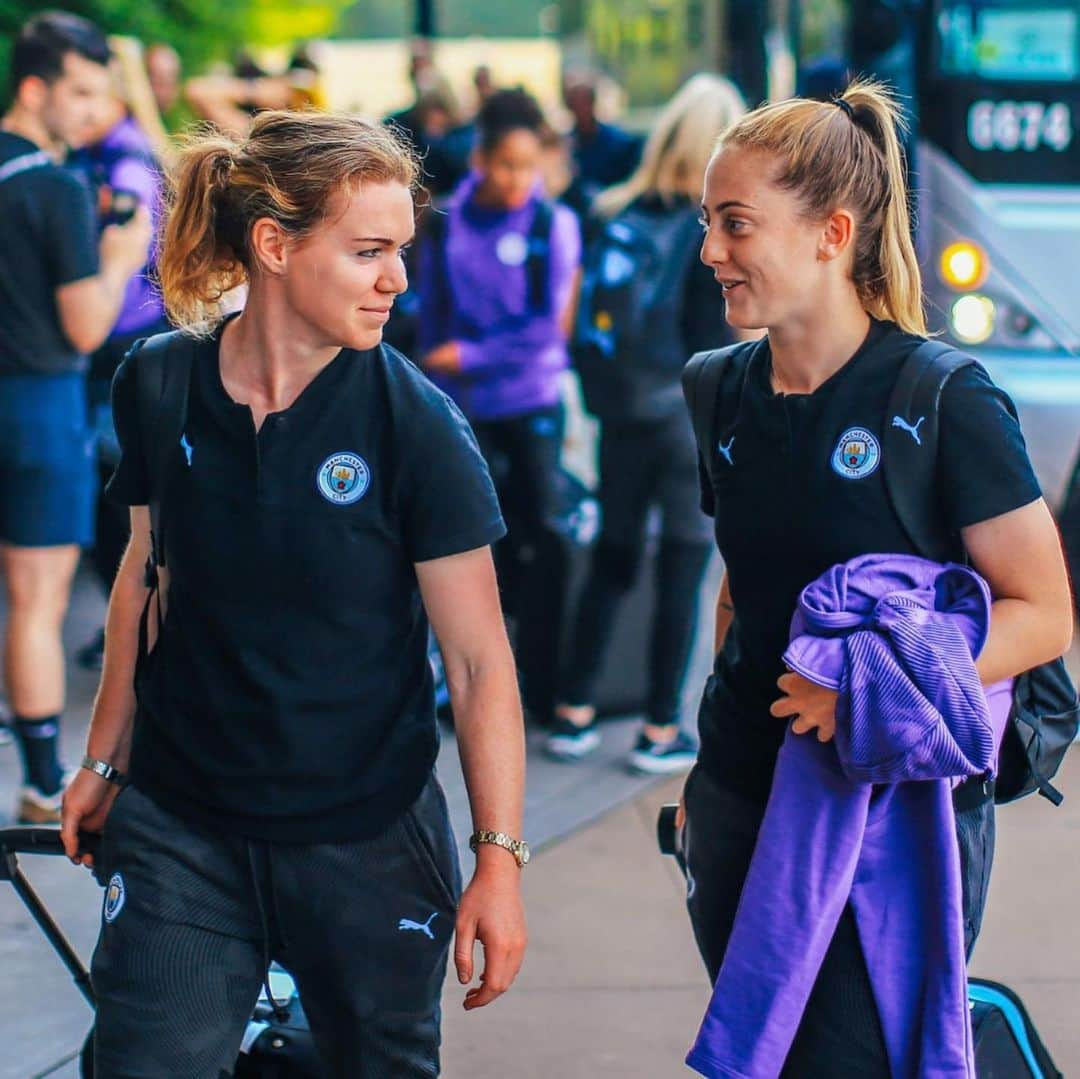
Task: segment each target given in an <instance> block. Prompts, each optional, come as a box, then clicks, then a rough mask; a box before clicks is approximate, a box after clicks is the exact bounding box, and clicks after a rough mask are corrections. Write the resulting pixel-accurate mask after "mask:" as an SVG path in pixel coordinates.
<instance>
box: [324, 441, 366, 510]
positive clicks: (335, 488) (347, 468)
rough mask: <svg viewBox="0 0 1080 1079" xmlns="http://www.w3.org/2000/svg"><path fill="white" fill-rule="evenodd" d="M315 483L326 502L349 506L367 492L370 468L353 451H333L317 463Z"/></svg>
mask: <svg viewBox="0 0 1080 1079" xmlns="http://www.w3.org/2000/svg"><path fill="white" fill-rule="evenodd" d="M315 483H316V486H317V487H318V488H319V494H321V495H322V496H323V498H325V499H326V501H327V502H333V503H334V505H336V506H349V505H351V504H352V503H353V502H359V501H360V499H361V498H363V497H364V495H366V494H367V489H368V488H369V487H370V486H371V469H370V468H368V466H367V462H366V461H365V460H364V459H363V458H362V457H358V456H357V455H356V454H355V453H335V454H333V455H332V456H331V457H327V459H326V460H325V461H323V463H322V464H321V465H319V471H318V472H317V473H316V474H315Z"/></svg>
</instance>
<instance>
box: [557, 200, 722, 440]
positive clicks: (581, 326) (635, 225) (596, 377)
mask: <svg viewBox="0 0 1080 1079" xmlns="http://www.w3.org/2000/svg"><path fill="white" fill-rule="evenodd" d="M698 214H699V211H698V210H697V209H696V208H692V207H686V208H685V209H683V208H680V209H679V210H677V211H674V212H668V213H649V212H648V211H646V210H643V209H638V208H636V207H634V206H631V207H629V208H628V209H626V210H623V212H622V213H620V214H618V215H617V216H615V217H613V218H612V219H611V220H598V221H594V222H593V224H592V228H591V229H590V230H589V238H588V241H587V242H586V245H585V258H584V265H583V268H582V278H581V291H580V295H579V298H578V309H577V318H576V321H575V326H574V333H573V336H572V339H571V343H570V351H571V354H572V355H573V358H574V366H575V368H576V369H577V372H578V377H579V378H580V379H581V389H582V393H583V394H584V397H585V406H586V408H588V410H589V411H590V412H591V413H592V414H593V415H595V416H598V417H599V418H600V419H606V420H616V421H618V420H623V421H627V420H629V421H634V420H651V419H659V418H662V417H663V416H666V415H670V413H671V411H672V408H671V405H672V403H674V405H675V407H676V408H678V407H679V391H678V375H679V372H680V371H681V370H682V367H683V364H684V363H685V362H686V347H685V345H684V343H683V330H682V314H683V293H684V291H685V285H686V279H687V275H688V274H689V272H690V267H691V265H692V256H693V252H694V249H695V244H696V242H697V239H698V234H699V233H700V231H701V226H700V224H699V223H698Z"/></svg>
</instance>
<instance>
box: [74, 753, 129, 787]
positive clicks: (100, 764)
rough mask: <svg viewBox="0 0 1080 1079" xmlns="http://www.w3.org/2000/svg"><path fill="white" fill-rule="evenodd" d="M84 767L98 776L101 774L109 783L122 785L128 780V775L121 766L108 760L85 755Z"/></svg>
mask: <svg viewBox="0 0 1080 1079" xmlns="http://www.w3.org/2000/svg"><path fill="white" fill-rule="evenodd" d="M82 767H83V768H85V769H86V770H87V771H88V772H93V773H94V775H96V776H101V778H102V779H104V780H105V781H106V782H107V783H115V784H116V785H117V786H118V787H122V786H123V785H124V784H125V783H126V782H127V777H126V776H125V775H124V774H123V772H121V771H120V769H119V768H114V767H113V766H112V765H111V764H110V763H109V762H108V761H103V760H100V759H99V758H97V757H91V756H89V755H87V756H85V757H83V761H82Z"/></svg>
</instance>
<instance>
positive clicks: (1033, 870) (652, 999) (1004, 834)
mask: <svg viewBox="0 0 1080 1079" xmlns="http://www.w3.org/2000/svg"><path fill="white" fill-rule="evenodd" d="M1059 779H1060V786H1061V789H1062V790H1063V791H1064V792H1065V794H1066V800H1065V803H1064V805H1062V806H1061V807H1060V808H1058V809H1055V808H1053V807H1052V806H1051V805H1050V804H1049V803H1048V802H1046V801H1044V800H1043V799H1041V798H1038V797H1034V798H1028V799H1025V800H1024V801H1023V802H1018V803H1016V804H1015V805H1011V806H1006V807H1004V808H1002V809H1001V810H1000V811H999V814H998V839H997V857H996V860H995V863H994V871H993V878H992V881H991V885H990V898H989V901H988V906H987V914H986V920H985V922H984V925H983V931H982V936H981V938H980V940H979V944H978V947H977V949H976V953H975V958H974V960H973V962H972V966H971V971H972V973H973V974H976V975H979V976H981V977H985V978H993V979H995V980H998V981H1002V982H1005V983H1007V984H1008V985H1009V986H1011V987H1012V988H1013V989H1015V990H1016V991H1017V992H1018V993H1019V994H1020V996H1021V998H1022V999H1023V1000H1024V1002H1025V1004H1026V1005H1027V1007H1028V1009H1029V1011H1030V1013H1031V1016H1032V1018H1033V1020H1034V1022H1035V1025H1036V1027H1037V1028H1038V1030H1039V1032H1040V1034H1041V1035H1042V1036H1043V1039H1044V1040H1045V1042H1046V1044H1047V1047H1048V1048H1049V1049H1050V1052H1051V1054H1052V1056H1053V1057H1054V1060H1055V1062H1056V1064H1057V1066H1058V1068H1059V1069H1060V1070H1061V1071H1062V1072H1063V1073H1064V1074H1065V1075H1066V1076H1073V1075H1080V1024H1078V1023H1077V1021H1076V1015H1077V1011H1078V1009H1080V918H1077V915H1076V909H1077V903H1076V896H1077V895H1078V894H1080V859H1078V858H1077V857H1076V854H1077V841H1078V839H1080V752H1077V751H1076V750H1074V751H1073V753H1072V754H1071V756H1070V758H1069V759H1068V760H1067V761H1066V763H1065V765H1064V767H1063V769H1062V771H1061V773H1060V774H1059ZM679 789H680V784H679V783H678V782H668V783H665V784H664V785H663V786H661V787H658V788H654V789H653V790H651V791H649V792H648V793H646V794H644V795H641V796H639V797H638V799H637V800H636V801H635V802H633V803H631V804H628V805H625V806H623V807H621V808H619V809H617V810H615V811H614V812H612V813H610V814H609V815H608V816H606V817H604V818H603V820H601V821H600V822H598V823H597V824H594V825H592V826H591V827H588V828H586V829H585V830H583V831H581V832H578V833H577V834H575V835H574V836H572V837H571V838H570V839H567V840H565V841H564V842H562V843H560V844H559V845H558V846H556V847H553V848H551V849H549V850H547V851H544V852H542V853H541V854H540V855H539V856H538V857H537V859H536V862H535V864H534V865H533V866H532V867H530V869H529V870H528V871H527V872H526V874H525V898H526V902H527V908H528V912H529V924H530V936H531V945H530V951H529V955H528V958H527V959H526V963H525V966H524V968H523V970H522V972H521V975H520V976H519V978H518V981H517V984H516V985H515V987H514V988H513V990H512V991H511V992H510V993H509V994H507V995H506V996H505V997H503V998H502V999H501V1000H498V1001H496V1002H495V1003H494V1004H493V1005H491V1006H490V1008H489V1009H488V1012H489V1014H484V1013H483V1012H481V1013H478V1014H475V1013H474V1014H465V1013H463V1012H461V1011H460V1009H459V1007H458V1004H459V1001H460V997H461V992H460V990H459V989H457V987H456V986H455V985H453V984H452V983H448V986H447V991H446V993H445V995H444V1008H445V1020H444V1030H445V1041H446V1048H445V1054H444V1063H445V1075H446V1077H447V1079H552V1077H558V1079H598V1077H602V1076H620V1077H622V1079H675V1077H677V1076H688V1075H690V1074H691V1073H690V1072H689V1070H688V1069H687V1068H685V1067H684V1066H683V1064H682V1059H683V1057H684V1055H685V1053H686V1051H687V1049H688V1048H689V1046H690V1043H691V1042H692V1040H693V1038H694V1035H695V1033H696V1031H697V1024H698V1022H699V1021H700V1019H701V1016H702V1014H703V1012H704V1009H705V1006H706V1004H707V1002H708V986H707V984H706V979H705V974H704V970H703V968H702V967H701V965H700V961H699V960H698V957H697V953H696V951H695V949H694V944H693V938H692V936H691V933H690V927H689V923H688V921H687V918H686V912H685V908H684V906H683V895H684V889H683V883H682V879H681V877H680V876H679V873H678V870H677V868H676V866H675V864H674V862H673V860H672V859H670V858H661V857H660V856H659V855H658V854H657V853H656V840H655V822H656V810H657V809H658V807H659V806H660V805H661V804H662V803H663V802H665V801H674V800H675V799H676V798H677V797H678V793H679ZM808 1079H809V1077H808Z"/></svg>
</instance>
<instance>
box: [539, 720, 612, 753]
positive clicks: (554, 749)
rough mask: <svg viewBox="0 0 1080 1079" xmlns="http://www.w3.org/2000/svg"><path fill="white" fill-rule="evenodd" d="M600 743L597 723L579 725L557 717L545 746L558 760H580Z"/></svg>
mask: <svg viewBox="0 0 1080 1079" xmlns="http://www.w3.org/2000/svg"><path fill="white" fill-rule="evenodd" d="M599 745H600V732H599V731H598V730H597V729H596V724H595V723H590V724H589V725H588V726H586V727H579V726H577V724H575V723H571V722H570V720H568V719H563V718H561V717H559V718H557V719H556V720H555V721H554V722H553V723H552V725H551V734H549V735H548V738H547V742H546V743H545V745H544V748H545V749H546V750H547V752H548V755H549V756H551V757H554V758H555V759H556V760H558V761H579V760H581V758H582V757H587V756H588V755H589V754H590V753H592V751H593V750H594V749H596V747H597V746H599Z"/></svg>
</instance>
